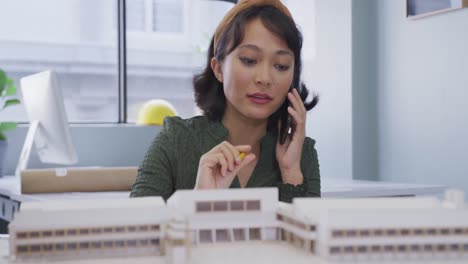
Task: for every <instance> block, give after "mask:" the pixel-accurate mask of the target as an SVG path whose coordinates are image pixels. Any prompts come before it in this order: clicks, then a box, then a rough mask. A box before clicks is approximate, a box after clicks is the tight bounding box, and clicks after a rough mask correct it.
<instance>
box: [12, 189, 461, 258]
mask: <svg viewBox="0 0 468 264" xmlns="http://www.w3.org/2000/svg"><path fill="white" fill-rule="evenodd" d="M9 229H10V230H9V231H10V256H11V257H12V258H14V259H37V258H42V259H54V258H67V259H70V258H72V259H73V258H83V257H87V258H96V257H122V256H140V255H146V256H160V257H159V258H160V259H161V260H164V262H165V263H169V264H170V263H187V262H189V261H190V257H191V253H192V252H193V251H195V250H197V247H203V246H204V245H210V244H211V245H213V246H214V245H217V246H218V245H223V246H225V247H241V246H244V245H248V244H249V243H252V241H256V242H261V243H265V244H269V245H274V246H275V247H278V246H283V247H291V246H293V247H296V248H298V249H300V250H301V251H302V252H304V254H309V255H310V257H311V259H312V258H320V259H325V260H333V261H348V260H350V261H356V260H380V259H398V260H418V259H419V260H424V259H433V258H438V259H468V208H467V207H466V205H465V203H464V197H463V192H460V191H450V192H447V194H446V198H445V200H443V201H441V200H438V199H437V198H431V197H423V198H419V197H418V198H416V197H413V198H360V199H319V198H297V199H294V201H293V203H292V204H286V203H282V202H278V190H277V189H276V188H260V189H230V190H203V191H192V190H183V191H177V192H176V193H175V194H174V195H173V196H172V197H171V198H170V199H169V200H168V201H167V204H165V203H164V201H163V200H162V199H161V198H159V197H149V198H132V199H125V200H115V199H113V200H85V201H66V202H31V203H24V204H23V205H22V208H21V211H20V212H19V213H18V214H17V216H16V218H15V219H14V221H13V222H12V223H11V224H10V226H9ZM291 261H292V260H291ZM292 262H294V261H292Z"/></svg>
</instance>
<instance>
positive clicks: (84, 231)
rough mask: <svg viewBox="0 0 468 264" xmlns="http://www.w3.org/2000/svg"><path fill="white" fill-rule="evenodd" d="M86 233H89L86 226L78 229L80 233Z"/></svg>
mask: <svg viewBox="0 0 468 264" xmlns="http://www.w3.org/2000/svg"><path fill="white" fill-rule="evenodd" d="M87 234H89V229H87V228H82V229H80V235H87Z"/></svg>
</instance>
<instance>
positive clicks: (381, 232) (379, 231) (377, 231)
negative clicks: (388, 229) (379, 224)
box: [374, 229, 384, 236]
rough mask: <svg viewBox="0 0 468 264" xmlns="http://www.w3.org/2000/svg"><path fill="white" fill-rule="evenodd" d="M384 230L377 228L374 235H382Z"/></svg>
mask: <svg viewBox="0 0 468 264" xmlns="http://www.w3.org/2000/svg"><path fill="white" fill-rule="evenodd" d="M383 233H384V232H383V230H382V229H377V230H374V236H382V235H383Z"/></svg>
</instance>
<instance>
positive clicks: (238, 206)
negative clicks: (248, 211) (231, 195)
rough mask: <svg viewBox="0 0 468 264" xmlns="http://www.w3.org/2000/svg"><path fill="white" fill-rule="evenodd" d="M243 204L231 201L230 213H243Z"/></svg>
mask: <svg viewBox="0 0 468 264" xmlns="http://www.w3.org/2000/svg"><path fill="white" fill-rule="evenodd" d="M243 210H244V202H243V201H231V211H243Z"/></svg>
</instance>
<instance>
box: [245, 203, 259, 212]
mask: <svg viewBox="0 0 468 264" xmlns="http://www.w3.org/2000/svg"><path fill="white" fill-rule="evenodd" d="M247 210H248V211H260V201H247Z"/></svg>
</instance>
